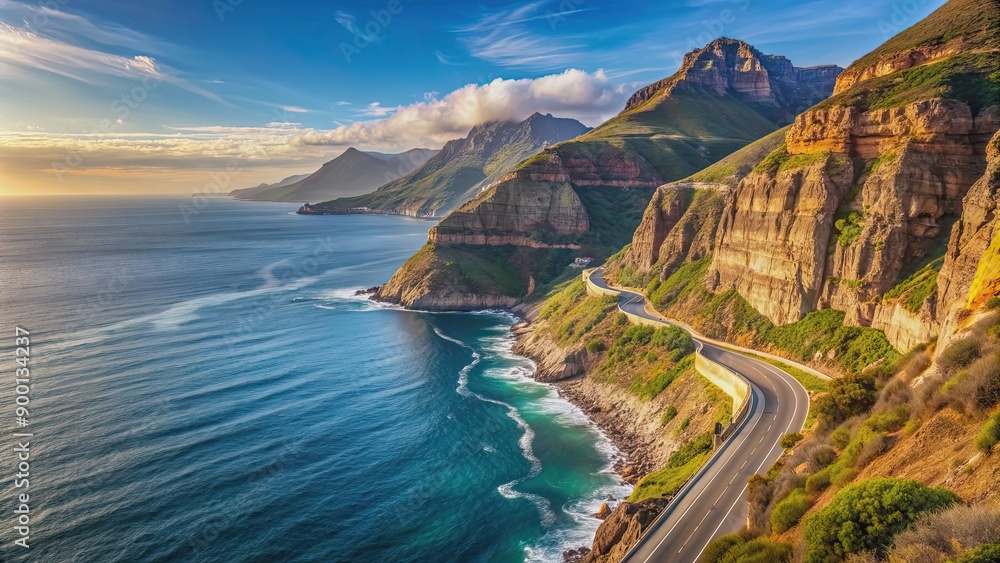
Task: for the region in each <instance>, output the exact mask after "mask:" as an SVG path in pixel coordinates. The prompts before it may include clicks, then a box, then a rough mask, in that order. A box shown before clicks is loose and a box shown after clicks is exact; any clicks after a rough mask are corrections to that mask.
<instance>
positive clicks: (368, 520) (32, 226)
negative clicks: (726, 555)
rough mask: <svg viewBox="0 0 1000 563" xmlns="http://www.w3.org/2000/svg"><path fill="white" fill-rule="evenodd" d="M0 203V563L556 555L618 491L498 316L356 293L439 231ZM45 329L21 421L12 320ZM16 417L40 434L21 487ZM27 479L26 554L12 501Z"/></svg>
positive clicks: (380, 220)
mask: <svg viewBox="0 0 1000 563" xmlns="http://www.w3.org/2000/svg"><path fill="white" fill-rule="evenodd" d="M193 203H195V202H194V201H193V200H190V199H189V198H177V197H173V198H170V197H90V198H76V197H68V198H0V283H2V288H3V297H2V302H0V319H2V320H3V323H4V324H5V325H6V326H4V327H2V330H3V331H5V332H6V333H7V334H8V335H9V338H7V340H6V346H7V350H8V352H7V353H6V357H7V358H8V360H7V368H8V369H7V372H8V374H9V376H8V377H6V378H5V379H4V381H5V383H2V384H0V405H2V407H0V414H2V416H0V421H2V423H0V424H2V427H3V428H4V432H3V434H2V435H3V436H4V438H3V439H4V441H5V442H6V443H4V444H0V452H3V453H0V468H2V471H3V473H2V475H0V487H2V490H3V491H4V492H3V495H2V497H0V530H2V532H0V536H2V541H3V543H2V549H0V554H2V557H0V559H2V560H4V561H29V560H30V561H59V562H62V561H80V562H83V561H88V562H89V561H95V562H96V561H100V562H111V561H129V562H136V561H363V562H380V561H386V562H389V561H391V562H401V561H433V562H444V561H463V562H464V561H515V562H516V561H561V560H562V551H563V550H565V549H569V548H575V547H579V546H584V545H587V546H589V544H590V541H591V539H592V537H593V533H594V531H595V530H596V529H597V526H598V524H599V521H598V520H596V519H595V518H593V517H591V516H590V514H592V513H593V512H595V511H596V510H597V508H598V507H599V505H600V504H601V502H603V501H604V500H605V499H607V498H608V497H609V496H610V497H614V498H619V499H620V498H622V497H623V496H625V495H627V494H628V492H629V488H628V487H627V486H625V485H622V484H620V482H619V479H618V478H617V476H616V475H615V474H614V473H613V471H612V470H611V465H612V462H613V458H614V455H615V452H614V449H613V447H612V446H611V444H610V443H609V441H608V440H607V439H606V438H605V437H604V436H602V435H601V433H600V432H599V431H598V430H597V429H596V428H595V427H594V426H593V424H592V423H590V422H589V421H588V420H587V418H586V417H585V416H584V415H583V413H582V412H581V411H580V410H579V409H577V408H575V407H573V406H572V405H570V404H569V403H568V402H566V401H565V400H563V399H561V398H560V397H559V395H558V393H557V391H556V390H555V389H554V388H553V387H550V386H548V385H544V384H540V383H537V382H534V381H533V380H532V379H531V374H532V370H533V365H532V363H531V362H530V361H529V360H527V359H525V358H522V357H519V356H517V355H515V354H513V353H512V352H511V346H512V344H513V340H512V338H511V336H510V333H509V329H510V326H511V325H512V324H513V323H514V322H515V321H516V319H514V318H513V317H512V316H510V315H509V314H507V313H502V312H483V313H469V314H444V313H439V314H433V313H425V312H413V311H405V310H401V309H398V308H395V307H389V306H384V305H379V304H375V303H372V302H370V301H368V300H367V299H365V298H364V297H359V296H356V295H354V293H355V291H357V290H358V289H360V288H364V287H368V286H373V285H377V284H379V283H382V282H384V281H385V280H387V279H388V278H389V276H391V274H392V272H393V271H394V270H395V269H396V268H398V267H399V266H400V265H401V264H402V263H403V262H404V261H405V260H406V259H407V258H408V257H409V256H410V255H411V254H413V253H414V252H415V251H416V250H417V249H419V248H420V247H421V245H423V244H424V242H425V240H426V234H427V230H428V229H429V228H430V227H431V226H432V224H431V223H429V222H426V221H421V220H416V219H409V218H401V217H378V216H360V215H352V216H324V217H300V216H297V215H295V214H294V211H295V209H296V206H295V205H290V204H280V203H273V204H272V203H257V202H240V201H233V200H230V199H227V198H212V199H210V200H208V201H207V202H206V201H204V200H202V201H200V202H197V205H192V204H193ZM16 326H17V327H22V328H23V329H26V330H28V331H29V332H30V344H31V348H30V377H31V381H32V388H31V393H30V396H29V397H30V405H29V408H28V410H29V414H28V417H27V418H26V420H25V424H24V426H21V427H18V426H16V425H15V423H14V420H15V418H14V409H15V407H16V405H15V398H16V393H15V382H14V380H13V379H14V377H13V374H14V369H15V368H16V367H19V366H16V365H15V363H14V354H15V341H14V331H15V327H16ZM14 432H22V433H23V432H30V433H31V434H32V437H31V438H30V485H29V487H28V488H27V489H23V488H15V486H14V483H15V473H16V470H17V468H16V463H17V460H16V459H15V457H14V453H13V448H14V447H15V446H16V443H15V438H14V437H13V433H14ZM24 492H30V502H29V503H28V504H29V506H30V548H29V549H24V548H22V547H18V546H15V545H14V543H13V542H14V540H15V539H16V538H17V537H19V535H18V532H17V531H15V530H14V526H15V525H17V523H16V518H17V515H16V514H14V512H13V511H14V510H15V508H16V503H15V497H16V495H18V494H21V493H24Z"/></svg>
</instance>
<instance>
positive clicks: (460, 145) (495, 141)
mask: <svg viewBox="0 0 1000 563" xmlns="http://www.w3.org/2000/svg"><path fill="white" fill-rule="evenodd" d="M587 131H588V128H587V127H586V126H585V125H583V124H582V123H580V122H579V121H576V120H575V119H562V118H557V117H553V116H552V115H542V114H539V113H535V114H533V115H531V116H530V117H528V118H527V119H525V120H524V121H491V122H488V123H484V124H481V125H477V126H475V127H473V128H472V130H471V131H470V132H469V134H468V136H466V137H465V138H464V139H456V140H453V141H449V142H448V143H447V144H445V146H444V148H443V149H442V150H441V152H439V153H438V154H437V155H435V156H434V158H431V159H430V160H428V161H427V162H426V163H423V166H420V167H419V168H416V167H414V168H411V169H410V170H408V171H407V172H412V174H408V175H406V176H404V177H401V178H399V179H398V180H396V179H395V178H392V180H395V181H392V182H388V183H385V182H383V183H382V184H385V185H382V184H379V185H382V187H381V188H379V189H378V191H376V192H374V193H371V194H367V195H364V196H360V197H353V198H342V199H337V200H334V201H328V202H326V203H323V204H320V205H318V206H317V207H318V209H319V210H321V211H322V212H326V213H350V212H352V211H354V212H358V211H362V212H365V213H388V214H399V215H411V216H416V217H441V216H443V215H445V214H447V213H448V212H450V211H451V210H452V209H454V208H455V207H458V206H459V205H461V204H462V203H464V202H466V201H468V200H469V199H471V198H472V197H474V196H475V195H476V194H478V193H479V192H480V191H481V190H482V189H484V188H485V187H487V186H489V185H491V184H493V183H496V182H497V181H499V180H500V179H501V178H502V177H503V176H504V175H506V174H508V173H509V172H510V171H511V170H513V169H514V168H515V167H516V166H517V164H519V163H520V162H521V161H522V160H524V159H525V158H527V157H529V156H531V155H533V154H535V153H536V152H538V151H539V150H541V149H543V148H545V147H547V146H549V145H554V144H556V143H559V142H561V141H565V140H567V139H572V138H574V137H577V136H579V135H582V134H584V133H586V132H587ZM397 177H398V176H397Z"/></svg>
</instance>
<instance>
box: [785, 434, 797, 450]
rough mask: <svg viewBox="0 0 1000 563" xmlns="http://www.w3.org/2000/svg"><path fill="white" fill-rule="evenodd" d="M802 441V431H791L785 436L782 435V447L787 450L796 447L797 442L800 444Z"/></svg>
mask: <svg viewBox="0 0 1000 563" xmlns="http://www.w3.org/2000/svg"><path fill="white" fill-rule="evenodd" d="M801 441H802V433H801V432H789V433H788V434H785V435H784V436H782V437H781V447H782V448H785V449H786V450H789V449H791V448H794V447H795V444H798V443H799V442H801Z"/></svg>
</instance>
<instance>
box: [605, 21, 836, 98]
mask: <svg viewBox="0 0 1000 563" xmlns="http://www.w3.org/2000/svg"><path fill="white" fill-rule="evenodd" d="M842 70H843V69H842V68H840V67H838V66H835V65H823V66H818V67H810V68H796V67H794V66H793V65H792V62H791V61H790V60H788V59H787V58H786V57H782V56H779V55H765V54H763V53H761V52H760V51H758V50H757V49H755V48H754V47H753V46H751V45H749V44H747V43H744V42H743V41H739V40H736V39H729V38H727V37H722V38H720V39H717V40H715V41H713V42H711V43H709V44H708V45H706V46H705V47H703V48H701V49H698V50H696V51H692V52H690V53H688V54H687V55H685V56H684V60H683V62H682V63H681V68H680V70H679V71H678V73H677V74H676V75H674V76H672V77H670V78H667V79H665V80H662V81H660V82H657V83H655V84H650V85H649V86H646V87H645V88H643V89H641V90H639V91H638V92H636V93H635V94H633V95H632V97H631V98H630V99H629V101H628V103H627V104H626V105H625V109H626V111H628V110H630V109H634V108H638V107H639V106H641V105H642V104H644V103H646V102H647V101H649V100H650V99H652V98H654V97H655V96H657V95H661V94H669V93H672V92H701V91H709V92H713V93H714V94H716V95H719V96H722V95H726V94H728V93H735V94H736V96H738V97H740V98H741V99H742V100H744V101H745V102H747V103H752V104H766V105H771V106H776V107H779V106H780V107H784V108H786V109H787V110H789V111H790V112H791V113H792V114H794V113H795V112H797V111H800V110H802V109H805V108H806V107H809V106H810V105H812V104H814V103H816V102H818V101H820V100H822V99H823V98H825V97H827V96H828V95H829V94H830V91H831V90H832V89H833V86H834V82H835V80H836V79H837V75H839V74H840V72H841V71H842Z"/></svg>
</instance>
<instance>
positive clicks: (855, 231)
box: [833, 211, 865, 248]
mask: <svg viewBox="0 0 1000 563" xmlns="http://www.w3.org/2000/svg"><path fill="white" fill-rule="evenodd" d="M864 219H865V215H864V213H861V212H860V211H852V212H851V214H850V215H848V216H847V218H846V219H837V221H836V222H834V224H833V228H835V229H836V230H837V231H838V232H839V233H840V234H839V235H838V236H837V242H839V243H840V246H843V247H845V248H846V247H848V246H851V245H852V244H854V241H856V240H858V238H859V237H860V236H861V231H862V228H863V224H864Z"/></svg>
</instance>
